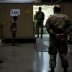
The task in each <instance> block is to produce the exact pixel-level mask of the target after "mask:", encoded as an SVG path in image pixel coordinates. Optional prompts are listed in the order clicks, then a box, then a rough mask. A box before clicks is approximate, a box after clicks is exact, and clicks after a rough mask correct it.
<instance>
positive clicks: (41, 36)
mask: <svg viewBox="0 0 72 72" xmlns="http://www.w3.org/2000/svg"><path fill="white" fill-rule="evenodd" d="M42 35H43V22H42V23H41V37H43V36H42Z"/></svg>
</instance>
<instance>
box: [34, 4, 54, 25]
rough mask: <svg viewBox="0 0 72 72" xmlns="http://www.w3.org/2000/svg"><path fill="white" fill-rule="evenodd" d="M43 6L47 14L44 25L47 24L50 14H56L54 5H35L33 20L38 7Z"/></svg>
mask: <svg viewBox="0 0 72 72" xmlns="http://www.w3.org/2000/svg"><path fill="white" fill-rule="evenodd" d="M39 7H42V11H43V12H44V14H45V19H44V23H43V25H44V26H45V24H46V20H47V19H48V17H49V16H50V15H53V14H54V10H53V8H54V5H33V21H34V15H35V14H36V12H37V11H38V8H39Z"/></svg>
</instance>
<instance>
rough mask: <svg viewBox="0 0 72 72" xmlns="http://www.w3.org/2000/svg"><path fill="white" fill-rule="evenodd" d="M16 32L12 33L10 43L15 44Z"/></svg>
mask: <svg viewBox="0 0 72 72" xmlns="http://www.w3.org/2000/svg"><path fill="white" fill-rule="evenodd" d="M15 38H16V31H13V32H12V43H15Z"/></svg>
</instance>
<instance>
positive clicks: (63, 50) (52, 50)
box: [49, 38, 69, 68]
mask: <svg viewBox="0 0 72 72" xmlns="http://www.w3.org/2000/svg"><path fill="white" fill-rule="evenodd" d="M57 51H58V52H59V55H60V59H61V65H62V67H63V68H64V67H68V66H69V65H68V61H67V51H68V48H67V44H66V42H65V41H61V42H59V41H56V40H55V39H52V38H51V39H50V47H49V54H50V61H49V62H50V68H51V67H56V55H57Z"/></svg>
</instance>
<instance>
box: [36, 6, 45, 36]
mask: <svg viewBox="0 0 72 72" xmlns="http://www.w3.org/2000/svg"><path fill="white" fill-rule="evenodd" d="M36 20H37V24H36V31H37V37H39V28H40V27H41V37H43V36H42V35H43V20H44V13H43V12H42V8H41V7H39V11H38V12H37V13H36Z"/></svg>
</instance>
